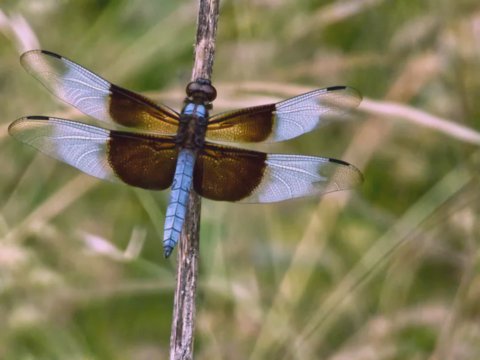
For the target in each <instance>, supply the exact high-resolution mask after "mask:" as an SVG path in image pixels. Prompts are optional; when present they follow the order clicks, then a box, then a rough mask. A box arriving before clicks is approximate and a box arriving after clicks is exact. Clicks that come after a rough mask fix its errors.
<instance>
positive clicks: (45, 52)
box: [40, 50, 62, 59]
mask: <svg viewBox="0 0 480 360" xmlns="http://www.w3.org/2000/svg"><path fill="white" fill-rule="evenodd" d="M40 52H41V53H42V54H45V55H50V56H53V57H56V58H57V59H61V58H62V56H61V55H58V54H56V53H54V52H52V51H49V50H40Z"/></svg>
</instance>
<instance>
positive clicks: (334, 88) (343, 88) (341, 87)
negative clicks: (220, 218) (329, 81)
mask: <svg viewBox="0 0 480 360" xmlns="http://www.w3.org/2000/svg"><path fill="white" fill-rule="evenodd" d="M345 89H348V86H344V85H335V86H329V87H327V91H337V90H345Z"/></svg>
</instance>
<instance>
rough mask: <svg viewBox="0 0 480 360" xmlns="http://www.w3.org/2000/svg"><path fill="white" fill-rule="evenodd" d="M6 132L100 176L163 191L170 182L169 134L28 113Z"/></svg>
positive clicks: (172, 166)
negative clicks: (131, 130) (117, 128)
mask: <svg viewBox="0 0 480 360" xmlns="http://www.w3.org/2000/svg"><path fill="white" fill-rule="evenodd" d="M8 130H9V133H10V135H12V136H13V137H15V138H16V139H17V140H19V141H21V142H23V143H26V144H28V145H30V146H33V147H34V148H36V149H37V150H40V151H41V152H42V153H44V154H46V155H48V156H51V157H53V158H55V159H58V160H60V161H63V162H65V163H67V164H69V165H71V166H73V167H76V168H77V169H79V170H81V171H83V172H84V173H86V174H88V175H91V176H94V177H97V178H99V179H104V180H109V181H113V182H123V183H126V184H128V185H132V186H136V187H141V188H145V189H155V190H163V189H166V188H168V187H169V186H170V185H171V183H172V180H173V173H174V170H175V161H176V156H177V150H176V147H175V142H174V140H173V138H169V137H160V136H149V135H142V134H133V133H132V134H131V133H125V132H121V131H109V130H105V129H102V128H99V127H96V126H90V125H86V124H82V123H79V122H75V121H70V120H65V119H59V118H51V117H46V116H29V117H25V118H21V119H18V120H16V121H15V122H13V123H12V124H11V125H10V127H9V129H8Z"/></svg>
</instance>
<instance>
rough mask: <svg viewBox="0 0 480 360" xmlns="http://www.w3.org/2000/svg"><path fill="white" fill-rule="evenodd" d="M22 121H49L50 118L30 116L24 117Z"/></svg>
mask: <svg viewBox="0 0 480 360" xmlns="http://www.w3.org/2000/svg"><path fill="white" fill-rule="evenodd" d="M24 119H27V120H50V116H45V115H30V116H25V117H24Z"/></svg>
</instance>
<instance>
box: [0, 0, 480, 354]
mask: <svg viewBox="0 0 480 360" xmlns="http://www.w3.org/2000/svg"><path fill="white" fill-rule="evenodd" d="M0 11H1V12H0V104H1V107H0V109H1V115H2V116H1V123H0V163H1V164H2V175H1V177H0V206H1V213H0V323H1V324H2V325H1V330H0V358H2V359H7V360H9V359H15V360H17V359H66V358H68V359H165V358H167V356H168V343H169V333H170V322H171V309H172V298H173V285H174V280H175V279H174V278H175V274H174V263H175V256H172V258H173V259H169V260H165V259H163V257H162V249H161V241H160V240H161V237H162V226H163V219H164V210H165V208H166V201H167V192H162V193H153V192H146V191H139V190H135V189H132V188H128V187H126V186H119V185H112V184H108V183H103V182H99V181H97V180H95V179H92V178H89V177H87V176H84V175H81V174H79V173H78V171H76V170H75V169H72V168H70V167H68V166H66V165H63V164H61V163H59V162H56V161H54V160H51V159H49V158H46V157H45V156H43V155H41V154H37V153H35V152H34V151H33V150H32V149H30V148H28V147H26V146H23V145H22V144H19V143H17V142H15V141H14V140H13V139H11V138H9V137H8V134H7V132H6V129H7V126H8V124H9V123H10V122H11V121H13V120H14V119H16V118H18V117H21V116H24V115H34V114H42V115H47V114H48V115H60V116H64V117H69V118H83V119H84V117H81V116H79V115H78V114H77V113H75V112H74V111H72V109H71V108H69V107H67V106H65V105H64V104H61V103H59V102H58V101H56V100H55V99H54V98H53V97H52V96H51V95H50V94H48V93H47V92H46V91H44V89H43V88H42V87H41V86H40V85H39V84H38V83H37V82H36V81H35V80H34V79H33V78H31V77H30V76H28V75H27V74H26V72H25V71H23V69H22V68H21V67H20V65H19V63H18V55H19V53H21V52H22V51H23V50H24V49H25V48H26V47H41V48H44V49H48V50H51V51H55V52H57V53H60V54H62V55H65V56H67V57H69V58H71V59H73V60H75V61H76V62H78V63H80V64H82V65H84V66H86V67H87V68H89V69H91V70H93V71H95V72H97V73H99V74H102V75H103V76H105V77H106V78H107V79H109V80H111V81H112V82H115V83H117V84H119V85H122V86H125V87H128V88H130V89H133V90H137V91H142V92H146V93H148V94H149V95H150V96H151V97H153V98H154V99H156V100H158V101H162V102H165V103H167V104H169V105H171V106H172V107H175V108H177V109H178V108H179V107H180V105H181V101H182V99H183V96H184V95H183V88H184V86H185V84H186V83H187V82H188V79H189V77H190V71H191V66H192V44H193V41H194V33H195V21H196V4H195V2H194V1H168V2H167V1H151V0H139V1H135V2H133V1H126V0H120V1H107V0H103V1H93V0H89V1H81V2H80V1H68V0H66V1H53V0H48V1H42V2H38V1H33V0H23V1H13V0H7V1H5V0H4V1H2V2H1V3H0ZM29 28H31V29H32V30H33V33H31V34H30V35H29V33H28V31H27V30H28V29H29ZM15 31H16V32H15ZM22 42H23V43H22ZM479 74H480V5H479V3H478V1H477V0H460V1H458V0H440V1H438V0H435V1H434V0H425V1H388V0H344V1H319V0H296V1H278V0H250V1H242V2H240V1H233V0H230V1H223V2H222V9H221V15H220V23H219V32H218V42H217V57H216V63H215V68H214V78H213V80H214V84H216V86H217V89H218V91H219V97H218V99H217V101H216V102H215V111H221V110H225V109H232V108H237V107H243V106H248V105H250V104H261V103H265V102H269V101H272V100H275V101H276V100H279V99H282V98H286V97H290V96H293V95H295V94H298V93H301V92H302V91H306V90H309V89H313V88H317V87H323V86H329V85H341V84H348V85H350V86H353V87H356V88H358V89H359V90H360V91H361V92H362V93H363V95H364V96H365V98H366V99H365V101H364V105H365V106H362V107H361V108H360V111H359V112H357V113H356V114H354V115H353V116H352V118H351V119H350V120H351V121H345V122H342V123H338V124H335V125H330V126H328V127H326V128H324V129H322V130H320V131H317V132H314V133H311V134H308V135H305V136H303V137H301V138H300V139H295V140H293V141H290V142H287V143H282V144H278V145H277V144H276V145H274V146H272V147H270V148H269V150H272V151H276V152H285V153H301V154H312V155H322V156H331V157H337V158H341V159H344V160H346V161H349V162H351V163H353V164H355V165H357V166H358V167H360V168H361V169H362V171H363V172H364V175H365V182H364V184H363V185H362V186H361V187H360V188H359V189H356V190H354V191H349V192H343V193H335V194H330V195H327V196H325V197H323V198H321V199H318V198H313V199H302V200H297V201H291V202H285V203H281V204H276V205H258V206H257V205H232V204H227V203H216V202H211V201H208V200H205V201H203V205H202V226H201V270H200V271H201V275H200V276H201V279H200V284H199V287H200V290H199V295H200V297H199V299H198V302H197V303H198V313H197V327H196V328H197V338H196V345H195V352H196V358H197V359H335V360H340V359H477V358H480V345H479V344H480V322H479V320H480V319H479V316H480V307H479V304H480V301H479V297H480V276H479V269H480V262H479V251H478V246H477V244H478V240H479V234H480V222H479V219H478V216H479V213H480V201H479V195H480V190H479V185H480V184H479V181H478V172H479V168H480V153H479V150H478V143H479V142H478V138H477V143H476V144H475V143H472V142H468V141H465V139H461V138H458V137H454V136H453V135H454V134H453V132H452V131H450V130H448V131H446V132H445V131H441V128H440V125H439V123H438V122H435V121H433V122H429V123H428V125H429V126H428V127H425V126H420V125H419V124H418V123H415V122H412V121H407V120H406V119H405V116H404V114H403V113H402V111H400V110H399V109H398V108H396V107H395V106H393V105H392V102H395V103H401V104H405V105H409V106H411V107H415V108H417V109H419V110H422V111H424V112H425V113H423V114H421V116H424V115H428V114H431V115H435V116H439V117H442V118H444V119H446V120H448V121H450V122H451V123H456V124H460V125H463V126H466V127H470V128H472V129H477V130H479V129H480V120H479V119H480V106H479V105H478V101H479V99H480V76H479ZM373 99H375V100H373ZM372 101H375V103H377V104H378V102H380V104H383V105H385V106H386V108H387V109H389V110H390V115H388V116H387V115H379V114H378V113H374V112H372V109H371V106H370V107H369V106H367V105H369V104H370V105H371V104H372ZM386 101H388V103H386ZM421 116H420V118H421ZM86 121H90V119H86Z"/></svg>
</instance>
